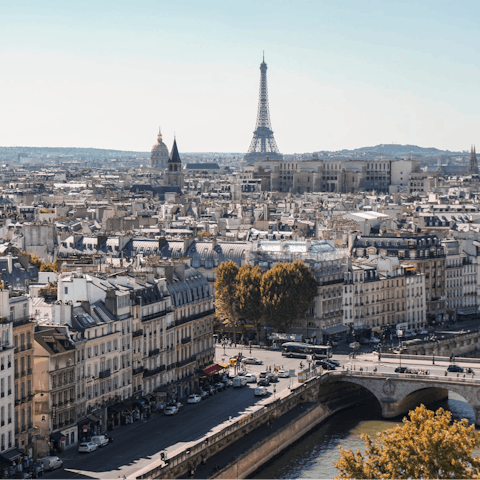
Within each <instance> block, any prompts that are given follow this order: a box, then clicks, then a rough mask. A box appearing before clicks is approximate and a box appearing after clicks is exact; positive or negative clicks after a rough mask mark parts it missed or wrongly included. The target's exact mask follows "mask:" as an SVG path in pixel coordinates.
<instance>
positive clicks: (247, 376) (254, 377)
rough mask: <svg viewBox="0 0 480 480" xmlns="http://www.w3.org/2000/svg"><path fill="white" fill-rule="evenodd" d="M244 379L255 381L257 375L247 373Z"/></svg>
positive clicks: (249, 381) (250, 381)
mask: <svg viewBox="0 0 480 480" xmlns="http://www.w3.org/2000/svg"><path fill="white" fill-rule="evenodd" d="M245 379H246V380H247V383H257V376H256V375H255V374H253V373H247V374H246V375H245Z"/></svg>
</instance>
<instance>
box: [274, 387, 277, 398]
mask: <svg viewBox="0 0 480 480" xmlns="http://www.w3.org/2000/svg"><path fill="white" fill-rule="evenodd" d="M276 393H277V386H276V385H274V386H273V398H275V394H276Z"/></svg>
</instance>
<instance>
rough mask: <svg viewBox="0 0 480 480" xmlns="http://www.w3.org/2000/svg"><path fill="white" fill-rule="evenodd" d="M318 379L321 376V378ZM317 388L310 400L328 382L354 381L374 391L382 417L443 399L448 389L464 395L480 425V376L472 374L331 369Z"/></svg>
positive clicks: (347, 382) (476, 422) (352, 382)
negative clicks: (415, 373) (416, 373)
mask: <svg viewBox="0 0 480 480" xmlns="http://www.w3.org/2000/svg"><path fill="white" fill-rule="evenodd" d="M317 378H318V377H317ZM318 380H319V381H318V384H317V388H315V389H312V390H310V389H309V391H310V393H311V394H310V395H309V397H310V399H311V400H315V399H318V398H319V396H320V395H322V393H323V391H324V387H326V386H327V384H330V385H331V384H336V383H342V384H345V385H346V384H354V385H358V386H360V387H363V388H364V389H365V390H367V391H368V392H370V393H371V394H373V396H374V397H375V398H376V399H377V400H378V402H379V404H380V405H381V407H382V416H383V417H384V418H392V417H396V416H398V415H402V414H404V413H406V412H408V411H409V410H411V409H413V408H415V407H416V406H418V405H420V404H421V403H424V404H429V403H433V402H436V401H438V400H442V399H444V398H446V397H447V396H448V392H449V391H451V392H455V393H457V394H458V395H460V396H462V397H463V398H464V399H465V400H466V401H467V402H468V403H469V404H470V405H471V407H472V408H473V411H474V412H475V419H476V420H475V424H476V425H480V379H478V380H477V379H475V378H472V377H470V376H469V377H463V376H458V377H440V376H431V375H425V374H424V375H422V374H418V375H412V374H402V373H387V374H386V373H375V372H365V371H363V372H362V371H352V370H350V371H331V372H327V373H325V374H323V375H322V376H321V377H320V378H318Z"/></svg>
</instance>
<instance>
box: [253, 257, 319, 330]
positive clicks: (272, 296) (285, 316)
mask: <svg viewBox="0 0 480 480" xmlns="http://www.w3.org/2000/svg"><path fill="white" fill-rule="evenodd" d="M261 294H262V300H263V305H264V312H265V313H264V314H265V319H266V321H267V324H268V325H270V326H272V327H274V328H276V329H283V330H285V331H288V329H289V328H290V326H291V324H292V323H293V322H294V321H295V320H297V319H299V318H302V317H303V316H304V315H305V314H306V313H307V311H308V308H309V307H310V305H311V304H312V302H313V299H314V298H315V296H316V295H317V281H316V280H315V277H314V276H313V275H312V272H311V271H310V269H309V268H308V267H307V266H306V265H305V264H304V263H303V262H300V261H295V262H293V263H277V264H275V265H274V266H273V267H272V268H271V269H270V270H269V271H268V272H266V273H265V274H264V275H263V278H262V284H261Z"/></svg>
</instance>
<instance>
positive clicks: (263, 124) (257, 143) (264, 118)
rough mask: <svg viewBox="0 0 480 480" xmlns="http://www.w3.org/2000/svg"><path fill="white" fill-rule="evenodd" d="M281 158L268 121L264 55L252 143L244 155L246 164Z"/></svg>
mask: <svg viewBox="0 0 480 480" xmlns="http://www.w3.org/2000/svg"><path fill="white" fill-rule="evenodd" d="M266 157H268V158H269V160H282V159H283V156H282V154H281V153H280V152H279V151H278V147H277V143H276V142H275V138H273V131H272V125H271V123H270V111H269V108H268V89H267V64H266V63H265V57H263V61H262V63H261V64H260V97H259V99H258V112H257V124H256V126H255V131H254V132H253V139H252V143H251V144H250V148H249V149H248V152H247V154H246V155H245V161H246V162H247V164H252V163H254V162H258V161H261V160H265V158H266Z"/></svg>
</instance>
